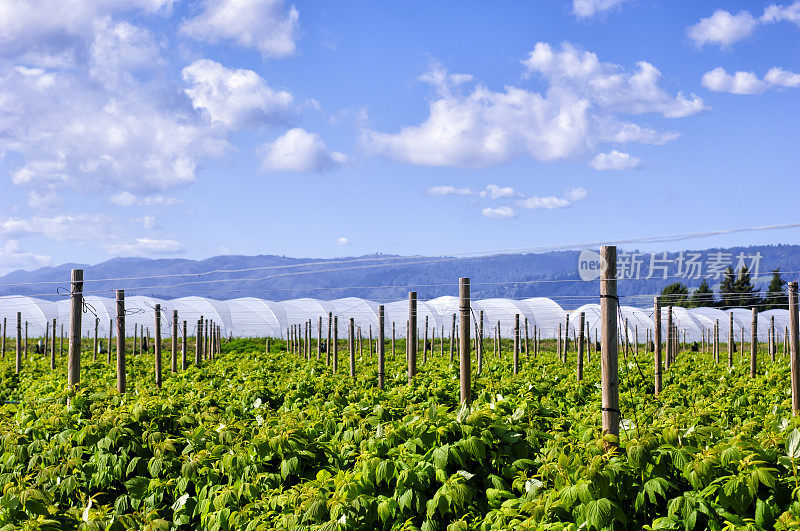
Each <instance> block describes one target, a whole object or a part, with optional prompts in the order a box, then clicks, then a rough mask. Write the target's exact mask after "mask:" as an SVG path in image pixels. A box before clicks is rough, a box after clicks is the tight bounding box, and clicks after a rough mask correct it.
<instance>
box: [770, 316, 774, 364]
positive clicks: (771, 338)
mask: <svg viewBox="0 0 800 531" xmlns="http://www.w3.org/2000/svg"><path fill="white" fill-rule="evenodd" d="M769 320H770V325H769V330H770V336H771V337H770V341H769V357H770V359H771V360H772V363H775V316H774V315H773V316H771V317H770V319H769Z"/></svg>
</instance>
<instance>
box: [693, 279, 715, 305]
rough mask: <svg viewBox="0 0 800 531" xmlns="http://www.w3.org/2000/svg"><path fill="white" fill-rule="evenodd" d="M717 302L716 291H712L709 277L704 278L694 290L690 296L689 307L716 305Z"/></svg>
mask: <svg viewBox="0 0 800 531" xmlns="http://www.w3.org/2000/svg"><path fill="white" fill-rule="evenodd" d="M716 304H717V303H716V301H715V300H714V292H713V291H711V287H710V286H709V285H708V279H706V278H704V279H703V281H702V282H701V283H700V285H699V286H698V287H697V289H696V290H694V292H692V296H691V297H690V298H689V307H691V308H701V307H705V306H715V305H716Z"/></svg>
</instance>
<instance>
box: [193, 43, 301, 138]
mask: <svg viewBox="0 0 800 531" xmlns="http://www.w3.org/2000/svg"><path fill="white" fill-rule="evenodd" d="M182 74H183V80H184V81H186V82H187V83H188V84H189V85H190V87H189V88H187V89H186V90H185V91H184V92H186V95H187V96H189V98H190V99H191V100H192V105H193V106H194V108H195V109H204V110H205V111H207V112H208V115H209V117H210V118H211V120H212V121H216V122H220V123H222V124H224V125H225V126H226V127H229V128H232V129H241V128H245V127H254V126H257V125H260V124H270V123H276V122H283V121H285V120H286V118H287V116H288V115H289V113H290V111H291V106H292V95H291V94H289V93H288V92H287V91H285V90H281V91H276V90H273V89H271V88H270V87H269V86H268V85H267V83H266V81H264V79H263V78H261V76H259V75H258V74H256V73H255V72H254V71H252V70H244V69H241V68H240V69H236V70H233V69H230V68H225V67H224V66H222V65H221V64H219V63H217V62H216V61H211V60H210V59H200V60H198V61H195V62H193V63H192V64H190V65H189V66H187V67H186V68H184V69H183V71H182Z"/></svg>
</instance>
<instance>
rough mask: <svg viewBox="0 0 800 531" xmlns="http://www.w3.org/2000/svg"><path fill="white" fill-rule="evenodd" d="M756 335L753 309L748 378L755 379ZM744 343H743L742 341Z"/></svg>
mask: <svg viewBox="0 0 800 531" xmlns="http://www.w3.org/2000/svg"><path fill="white" fill-rule="evenodd" d="M757 335H758V311H757V310H756V308H755V307H754V308H753V318H752V321H751V322H750V378H755V377H756V360H757V357H758V353H757V352H756V342H755V338H756V336H757ZM743 342H744V341H743Z"/></svg>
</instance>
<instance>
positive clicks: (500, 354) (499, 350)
mask: <svg viewBox="0 0 800 531" xmlns="http://www.w3.org/2000/svg"><path fill="white" fill-rule="evenodd" d="M559 326H560V325H559ZM502 357H503V335H502V334H501V333H500V321H499V320H498V321H497V359H501V358H502Z"/></svg>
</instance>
